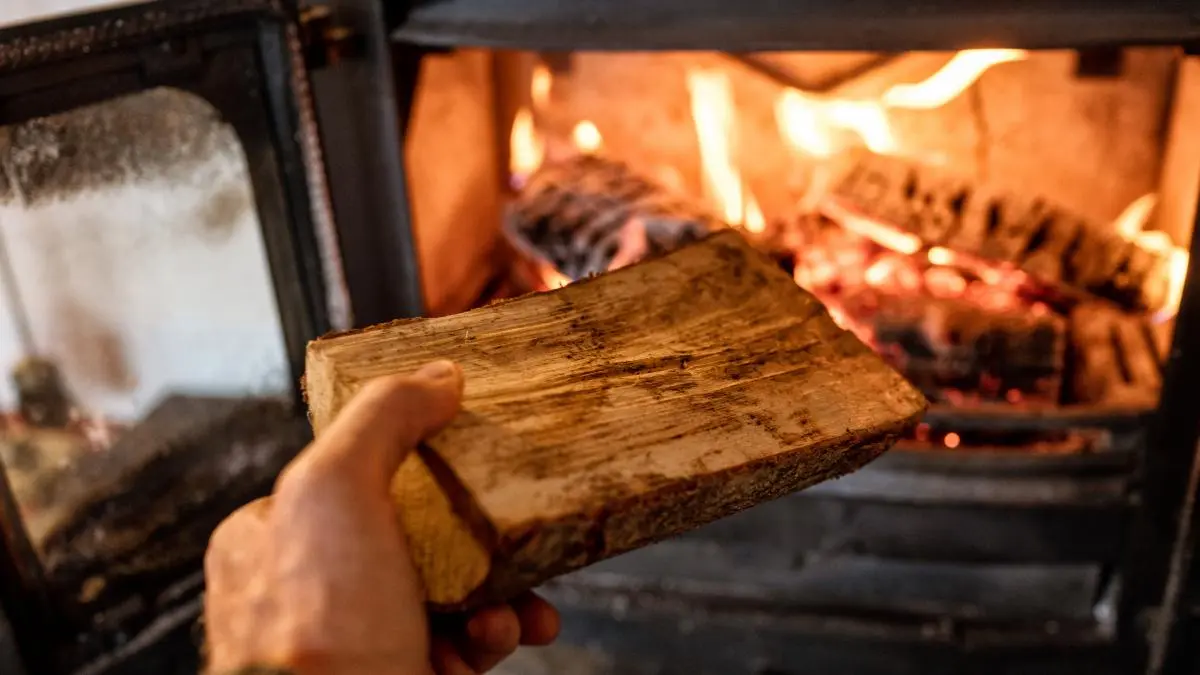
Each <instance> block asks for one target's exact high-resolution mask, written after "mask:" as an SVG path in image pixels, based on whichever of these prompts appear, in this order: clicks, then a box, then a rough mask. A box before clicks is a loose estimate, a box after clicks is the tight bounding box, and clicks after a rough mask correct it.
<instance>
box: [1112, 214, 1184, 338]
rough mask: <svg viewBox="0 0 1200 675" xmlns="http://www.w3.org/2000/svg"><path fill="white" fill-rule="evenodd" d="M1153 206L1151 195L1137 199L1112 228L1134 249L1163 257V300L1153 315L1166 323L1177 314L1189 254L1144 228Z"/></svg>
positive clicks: (1165, 236)
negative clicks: (1140, 249)
mask: <svg viewBox="0 0 1200 675" xmlns="http://www.w3.org/2000/svg"><path fill="white" fill-rule="evenodd" d="M1157 205H1158V195H1156V194H1154V193H1150V194H1145V195H1142V196H1141V197H1138V198H1137V199H1135V200H1133V201H1132V202H1131V203H1130V204H1129V206H1126V207H1125V210H1124V211H1122V212H1121V215H1119V216H1117V218H1116V220H1114V221H1113V229H1114V230H1115V231H1116V232H1117V234H1119V235H1121V237H1122V238H1124V239H1125V240H1126V241H1129V242H1132V243H1133V244H1134V245H1135V246H1139V247H1141V248H1143V249H1145V250H1147V251H1152V252H1154V253H1159V254H1163V255H1165V256H1166V259H1167V265H1166V270H1165V274H1166V275H1167V292H1166V300H1165V301H1164V302H1163V306H1162V307H1161V308H1160V309H1159V310H1158V311H1157V312H1155V314H1154V318H1155V320H1157V321H1166V320H1167V319H1170V318H1171V317H1173V316H1175V313H1176V312H1178V311H1179V303H1180V301H1181V300H1182V299H1183V283H1184V281H1185V280H1186V279H1187V269H1188V263H1189V255H1188V252H1187V249H1185V248H1183V247H1182V246H1176V245H1175V243H1174V242H1173V241H1171V236H1170V235H1168V234H1167V233H1166V232H1163V231H1162V230H1147V229H1145V227H1146V225H1147V224H1148V223H1149V222H1150V216H1151V215H1152V214H1153V213H1154V207H1156V206H1157Z"/></svg>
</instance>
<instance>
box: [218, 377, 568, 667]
mask: <svg viewBox="0 0 1200 675" xmlns="http://www.w3.org/2000/svg"><path fill="white" fill-rule="evenodd" d="M462 387H463V377H462V371H461V370H460V369H459V368H458V366H456V365H455V364H453V363H450V362H448V361H439V362H435V363H431V364H429V365H426V366H425V367H423V368H421V369H420V370H419V371H417V372H416V373H414V374H412V375H404V376H392V377H387V378H381V379H379V380H376V381H374V382H371V383H369V384H367V385H366V386H365V387H364V388H363V389H362V391H360V392H359V394H358V395H357V396H356V397H355V398H354V400H352V401H351V402H350V404H349V405H347V406H346V407H345V408H344V409H343V410H342V412H341V414H340V415H338V417H337V419H336V420H334V422H333V424H331V425H330V427H329V428H328V429H327V430H326V431H325V432H324V433H323V434H322V435H321V437H320V438H319V439H317V440H316V441H314V442H313V443H312V444H311V445H309V447H308V448H306V449H305V450H304V451H303V452H302V453H301V454H300V455H299V456H298V457H297V458H296V459H295V460H294V461H293V462H292V463H291V464H290V465H289V466H288V467H287V468H286V469H284V471H283V473H282V474H281V475H280V478H279V480H278V481H277V482H276V485H275V491H274V494H273V495H272V496H270V497H267V498H265V499H261V500H258V501H256V502H253V503H251V504H249V505H247V506H245V507H243V508H242V509H240V510H238V511H237V512H235V513H234V514H233V515H231V516H230V517H229V518H228V519H226V520H225V521H224V522H223V523H222V524H221V525H220V526H219V527H218V528H217V530H216V532H214V533H213V536H212V539H211V541H210V542H209V547H208V553H207V555H206V557H205V561H204V567H205V575H206V577H207V586H208V590H207V593H206V595H205V600H204V613H205V624H206V627H207V637H208V649H209V654H208V657H209V663H208V665H209V669H210V672H213V673H224V672H226V671H232V670H234V669H237V668H244V667H247V666H276V667H285V668H287V669H289V670H290V671H292V672H294V673H296V675H310V674H311V675H429V674H430V673H436V674H437V675H475V674H477V673H483V672H486V671H487V670H489V669H491V668H492V667H494V666H495V665H496V664H497V663H499V662H500V661H501V660H503V659H504V658H505V657H507V656H508V655H509V654H511V653H512V652H513V651H514V650H516V648H517V645H518V644H528V645H544V644H548V643H549V642H551V641H552V640H553V639H554V638H555V637H556V635H557V633H558V621H559V619H558V613H557V612H556V611H555V610H554V608H553V607H552V606H551V605H549V604H548V603H547V602H546V601H544V600H542V599H541V598H538V597H537V596H535V595H533V594H531V593H530V594H526V595H525V596H523V597H521V598H518V599H517V600H515V601H514V602H512V603H511V604H509V605H503V606H495V607H488V608H484V609H482V610H478V611H476V612H474V613H473V614H471V615H466V616H454V617H437V621H435V622H434V623H435V625H434V627H433V629H432V630H431V626H430V620H429V615H428V614H427V612H426V609H425V603H424V591H423V589H422V588H421V581H420V579H419V578H418V576H417V572H416V569H415V567H414V565H413V562H412V559H411V557H410V555H409V550H408V544H407V542H406V540H405V536H404V532H403V530H402V529H401V526H400V522H399V519H398V517H397V514H396V507H395V505H394V504H393V502H392V500H391V498H390V496H389V484H390V482H391V479H392V476H393V475H394V474H395V473H396V471H397V469H398V468H399V467H400V464H401V462H402V461H403V459H404V458H405V457H406V456H407V455H408V453H409V452H411V451H412V450H413V449H414V448H415V447H416V445H417V443H419V442H420V441H421V440H422V439H425V438H428V437H429V436H431V435H432V434H434V433H436V432H437V431H438V430H440V429H441V428H442V427H444V426H445V425H446V424H448V423H449V422H450V420H452V419H453V418H454V416H455V415H456V414H457V413H458V411H459V407H460V405H461V400H462Z"/></svg>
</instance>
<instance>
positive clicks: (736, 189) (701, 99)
mask: <svg viewBox="0 0 1200 675" xmlns="http://www.w3.org/2000/svg"><path fill="white" fill-rule="evenodd" d="M687 86H688V93H689V95H690V97H691V105H692V120H693V122H694V123H695V125H696V139H697V141H698V144H699V146H700V164H701V168H702V170H703V176H704V183H705V189H706V191H707V192H708V194H709V195H710V198H711V199H712V200H713V202H714V203H715V204H716V205H717V208H718V211H719V212H720V214H721V215H722V217H723V218H724V219H725V222H727V223H729V224H730V225H742V226H743V227H745V228H746V229H747V230H749V231H750V232H762V231H763V230H764V229H766V220H765V218H764V217H763V214H762V210H761V209H760V208H759V206H758V202H757V201H756V200H755V199H754V196H753V195H751V194H748V192H747V190H746V186H745V185H744V184H743V182H742V175H741V172H740V171H738V169H737V167H736V166H735V165H734V161H733V148H734V142H735V138H736V130H737V119H736V116H735V113H734V105H733V92H732V89H731V87H730V84H729V77H728V76H727V75H725V74H724V73H721V72H719V71H702V70H692V71H688V74H687Z"/></svg>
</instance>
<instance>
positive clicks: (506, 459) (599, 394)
mask: <svg viewBox="0 0 1200 675" xmlns="http://www.w3.org/2000/svg"><path fill="white" fill-rule="evenodd" d="M438 358H450V359H453V360H455V361H457V362H458V363H460V364H461V365H462V367H463V370H464V372H465V374H466V393H465V400H464V410H463V412H462V413H461V414H460V415H459V417H458V418H457V419H456V420H455V421H454V422H453V423H452V424H451V426H450V427H449V428H448V429H446V430H445V431H444V432H442V433H441V434H439V435H438V436H437V437H435V438H434V439H432V440H431V441H429V442H428V444H427V447H424V448H422V450H421V451H420V452H419V453H416V454H414V455H413V456H411V457H410V458H409V460H407V462H406V464H405V466H404V467H403V468H402V469H401V471H400V472H399V474H398V475H397V477H396V480H395V481H394V493H395V497H396V499H397V503H398V506H399V510H400V514H401V518H402V520H403V522H404V526H405V528H406V530H407V532H408V535H409V539H410V542H411V545H412V547H413V550H414V555H415V557H416V561H417V565H418V568H419V569H420V571H421V573H422V575H423V579H424V581H425V584H426V588H427V592H428V599H429V601H430V603H431V604H432V605H433V606H435V607H439V608H461V607H463V606H468V605H473V604H477V603H480V602H485V601H493V600H498V599H503V598H506V597H510V596H512V595H514V594H515V593H518V592H520V591H522V590H525V589H527V588H530V587H533V586H535V585H536V584H538V583H540V582H542V581H544V580H546V579H548V578H550V577H552V576H555V575H557V574H561V573H565V572H567V571H570V570H573V569H577V568H579V567H582V566H584V565H587V564H589V563H592V562H595V561H597V560H600V559H603V558H607V557H609V556H612V555H616V554H618V553H621V552H624V551H628V550H631V549H634V548H637V547H640V546H643V545H646V544H649V543H652V542H654V541H658V540H660V539H663V538H665V537H668V536H672V535H675V534H678V533H681V532H684V531H686V530H689V529H691V528H694V527H698V526H700V525H702V524H705V523H707V522H710V521H712V520H715V519H717V518H721V517H723V516H727V515H730V514H732V513H734V512H736V511H739V510H741V509H744V508H747V507H750V506H753V505H755V504H758V503H761V502H764V501H767V500H770V499H774V498H776V497H779V496H781V495H783V494H786V493H789V492H792V491H794V490H797V489H800V488H803V487H806V486H808V485H811V484H813V483H816V482H819V481H822V480H826V479H829V478H833V477H835V476H839V475H841V474H844V473H846V472H848V471H851V470H853V469H855V468H858V467H859V466H861V465H863V464H865V463H866V462H868V461H870V460H871V459H873V458H874V457H875V456H877V455H878V454H879V453H881V452H883V451H884V450H885V449H886V448H887V447H889V446H890V444H891V443H892V442H893V441H894V440H895V439H896V438H897V437H898V436H899V435H901V434H902V433H904V432H905V431H907V430H908V429H910V428H911V427H912V425H914V424H916V422H917V420H918V418H919V417H920V415H921V413H922V412H923V411H924V408H925V405H926V403H925V400H924V398H923V397H922V396H921V395H920V394H919V393H918V392H917V391H916V390H915V389H914V388H913V387H912V386H911V385H910V384H908V383H907V382H906V381H905V380H904V379H903V378H901V377H900V376H899V375H898V374H897V373H896V372H895V371H893V370H892V369H891V368H889V367H888V366H887V365H886V364H884V363H883V361H882V360H881V359H879V357H878V356H876V355H875V354H874V353H873V352H871V350H870V349H869V348H867V347H866V346H865V345H863V344H862V343H861V342H860V341H859V340H858V339H857V338H855V337H854V336H853V335H852V334H850V333H848V332H846V331H843V330H841V329H840V328H839V327H838V326H837V325H836V324H834V322H833V321H832V320H831V319H830V318H829V315H828V313H827V312H826V311H825V309H824V307H822V306H821V304H820V303H819V302H818V301H817V300H815V299H814V298H813V297H812V296H811V295H809V294H808V293H807V292H805V291H803V290H801V289H800V288H798V287H797V286H796V285H795V284H794V283H793V281H792V280H791V278H790V277H789V276H788V275H787V274H786V273H785V272H783V271H782V270H780V269H779V268H778V267H777V266H776V264H775V263H774V262H773V261H772V260H771V259H770V258H768V257H766V256H764V255H762V254H761V253H759V252H757V251H755V250H754V249H752V248H751V247H750V246H749V244H747V243H746V242H745V241H744V240H743V239H742V238H741V237H740V236H739V235H738V234H736V233H734V232H732V231H726V232H723V233H721V234H717V235H714V236H712V237H709V238H707V239H705V240H704V241H702V242H699V243H696V244H693V245H690V246H688V247H685V248H683V249H680V250H678V251H676V252H674V253H672V254H669V255H667V256H664V257H662V258H658V259H654V260H650V261H647V262H643V263H641V264H638V265H634V266H632V267H628V268H625V269H622V270H620V271H617V272H613V273H610V274H606V275H603V276H599V277H596V278H593V279H589V280H586V281H583V282H580V283H577V284H572V285H570V286H567V287H565V288H562V289H559V290H556V291H552V292H549V293H539V294H534V295H529V296H525V297H522V298H519V299H516V300H512V301H508V302H503V303H498V304H494V305H490V306H487V307H483V308H480V309H476V310H473V311H470V312H466V313H464V314H458V315H454V316H448V317H441V318H435V319H427V320H420V319H418V320H408V321H398V322H394V323H391V324H386V325H381V326H376V327H372V328H368V329H365V330H361V331H357V332H351V333H344V334H340V335H334V336H329V337H326V338H323V339H320V340H316V341H314V342H312V343H310V345H309V348H308V361H307V373H306V390H307V396H308V401H309V407H310V413H311V420H312V423H313V428H314V430H315V432H316V433H317V434H318V435H319V434H320V433H321V431H322V430H323V429H324V428H325V427H326V426H327V425H328V424H329V422H330V421H331V420H332V419H333V417H334V416H335V415H336V414H337V412H338V410H339V409H341V407H342V406H343V405H344V404H345V403H346V402H347V401H348V400H349V398H350V397H351V396H352V395H353V394H354V393H355V391H356V390H357V389H358V388H359V387H361V386H362V385H363V384H364V383H365V382H367V381H369V380H370V379H372V378H375V377H378V376H381V375H385V374H391V373H397V372H405V371H410V370H413V369H415V368H417V367H418V366H420V365H421V364H423V363H425V362H427V361H430V360H433V359H438Z"/></svg>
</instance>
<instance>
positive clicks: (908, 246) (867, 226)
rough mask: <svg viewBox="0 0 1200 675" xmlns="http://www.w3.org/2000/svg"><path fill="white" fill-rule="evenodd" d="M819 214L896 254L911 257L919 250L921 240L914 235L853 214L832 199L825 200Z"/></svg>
mask: <svg viewBox="0 0 1200 675" xmlns="http://www.w3.org/2000/svg"><path fill="white" fill-rule="evenodd" d="M821 212H822V213H824V214H825V215H826V216H827V217H829V218H831V219H833V220H835V221H837V222H838V223H841V225H842V227H844V228H846V229H847V230H850V231H851V232H854V233H856V234H859V235H862V236H864V237H866V238H868V239H870V240H872V241H874V242H876V243H877V244H879V245H881V246H886V247H887V248H890V249H892V250H893V251H896V252H898V253H904V254H907V255H912V254H914V253H916V252H917V251H919V250H921V240H920V239H919V238H918V237H917V236H916V235H913V234H909V233H907V232H901V231H899V230H897V229H895V228H893V227H891V226H889V225H885V224H883V223H880V222H878V221H875V220H872V219H870V218H867V217H865V216H862V215H859V214H857V213H854V212H853V211H851V210H849V209H846V208H844V207H843V206H841V205H840V204H838V203H837V202H836V201H834V200H832V199H831V200H826V201H825V202H824V203H823V204H822V205H821Z"/></svg>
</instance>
